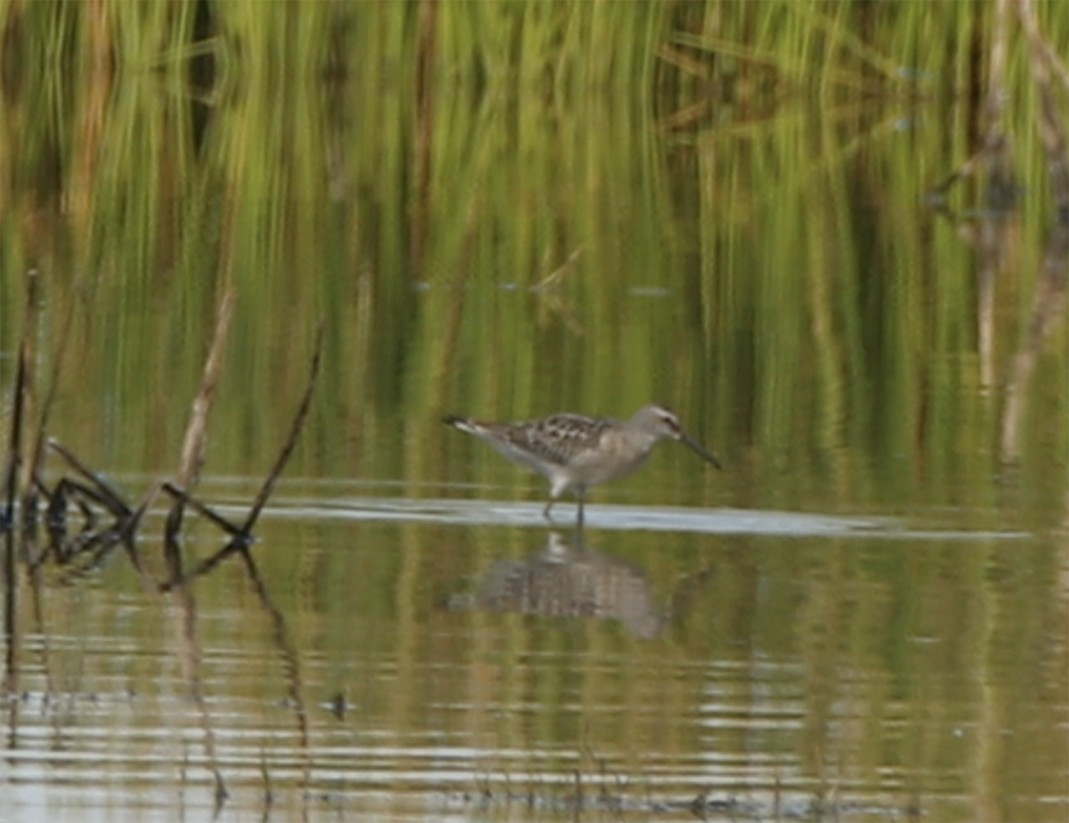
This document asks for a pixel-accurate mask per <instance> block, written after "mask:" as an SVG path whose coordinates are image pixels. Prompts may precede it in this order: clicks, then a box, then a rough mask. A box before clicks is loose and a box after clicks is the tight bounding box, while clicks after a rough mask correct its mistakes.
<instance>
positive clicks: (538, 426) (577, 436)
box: [443, 406, 720, 520]
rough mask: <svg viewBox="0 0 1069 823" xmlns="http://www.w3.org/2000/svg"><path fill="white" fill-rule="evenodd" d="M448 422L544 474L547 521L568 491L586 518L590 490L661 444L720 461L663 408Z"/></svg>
mask: <svg viewBox="0 0 1069 823" xmlns="http://www.w3.org/2000/svg"><path fill="white" fill-rule="evenodd" d="M443 421H444V422H445V423H448V424H449V425H450V426H453V427H454V428H456V429H459V430H460V431H462V432H467V433H468V434H473V435H475V436H476V437H478V438H479V439H480V440H485V441H486V442H487V443H489V444H490V445H491V446H493V447H494V448H495V449H497V451H499V452H500V453H501V454H503V455H505V457H507V458H509V459H510V460H513V461H515V462H517V463H521V464H523V465H524V466H527V467H528V468H530V469H533V470H534V471H537V472H539V473H540V474H542V475H544V476H545V477H546V478H547V479H548V480H549V483H550V492H549V493H550V499H549V502H548V503H547V504H546V508H545V510H544V512H543V513H544V514H545V516H546V518H547V519H548V518H549V517H550V510H551V509H552V508H553V504H554V503H555V502H556V500H557V498H558V497H560V496H561V495H562V494H564V493H565V492H567V491H571V492H574V493H575V495H576V497H577V498H578V500H579V519H580V520H582V517H583V501H584V497H585V496H586V490H587V489H588V488H590V487H591V486H594V485H597V484H598V483H604V482H606V481H608V480H615V479H616V478H618V477H625V476H626V475H629V474H631V473H632V472H633V471H635V470H636V469H638V468H640V467H641V466H642V464H643V463H645V462H646V458H648V457H649V455H650V451H651V450H652V449H653V447H654V446H655V445H657V444H658V443H659V442H660V441H661V440H665V439H671V440H681V441H683V442H684V443H685V444H687V445H688V446H689V447H690V448H691V449H693V450H694V451H695V452H697V453H698V454H699V455H701V456H702V457H703V458H704V459H705V460H708V461H709V462H710V463H712V464H713V465H714V466H716V467H717V468H720V462H719V461H718V460H717V459H716V457H714V456H713V455H712V454H710V453H709V452H707V451H706V450H705V449H704V448H703V447H702V446H701V445H700V444H699V443H698V442H697V441H696V440H694V439H693V438H691V437H690V436H689V435H688V434H687V433H686V432H685V431H684V430H683V428H682V427H681V426H680V424H679V419H678V418H677V417H676V416H675V415H674V414H673V413H672V412H670V411H668V409H664V408H661V407H660V406H644V407H643V408H641V409H639V410H638V411H637V412H635V414H634V416H633V417H632V418H631V419H630V420H626V421H621V420H614V419H612V418H610V417H587V416H585V415H581V414H554V415H552V416H550V417H544V418H542V419H540V420H529V421H525V422H521V423H486V422H481V421H478V420H472V419H471V418H468V417H459V416H457V415H449V416H447V417H444V418H443Z"/></svg>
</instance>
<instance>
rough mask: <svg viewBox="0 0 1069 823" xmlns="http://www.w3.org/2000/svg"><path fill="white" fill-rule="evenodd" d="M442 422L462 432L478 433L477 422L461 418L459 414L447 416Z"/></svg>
mask: <svg viewBox="0 0 1069 823" xmlns="http://www.w3.org/2000/svg"><path fill="white" fill-rule="evenodd" d="M442 422H443V423H445V424H446V425H448V426H452V427H453V428H454V429H459V430H460V431H462V432H467V433H468V434H475V432H476V431H478V426H477V425H476V423H475V421H474V420H472V419H471V418H468V417H461V416H460V415H459V414H447V415H444V416H443V417H442Z"/></svg>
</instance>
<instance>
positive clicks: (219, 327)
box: [165, 288, 235, 544]
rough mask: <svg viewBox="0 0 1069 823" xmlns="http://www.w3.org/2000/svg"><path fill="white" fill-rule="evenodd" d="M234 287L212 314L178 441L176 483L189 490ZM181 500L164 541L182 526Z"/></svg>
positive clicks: (199, 463)
mask: <svg viewBox="0 0 1069 823" xmlns="http://www.w3.org/2000/svg"><path fill="white" fill-rule="evenodd" d="M234 299H235V297H234V290H233V289H232V288H228V289H227V290H226V292H225V293H224V294H223V298H222V300H220V301H219V308H218V311H217V313H216V316H215V332H214V334H213V336H212V344H211V348H210V349H209V350H208V357H207V359H206V360H205V361H204V374H203V376H202V378H201V384H200V391H199V392H198V393H197V396H196V398H195V399H194V400H193V408H192V410H191V412H190V415H189V425H188V426H187V427H186V437H185V440H184V441H183V443H182V461H181V463H180V465H179V468H178V485H179V486H181V487H182V488H183V489H186V490H187V491H190V490H192V489H193V487H194V486H195V485H196V483H197V480H198V479H199V477H200V469H201V466H203V465H204V442H205V436H206V434H207V430H208V416H209V415H210V414H211V411H212V406H213V405H214V403H215V389H216V386H217V385H218V383H219V373H220V372H221V371H222V367H223V354H224V352H225V349H226V339H227V334H228V332H229V330H230V318H231V317H232V316H233V313H234ZM184 506H185V501H184V500H181V499H180V500H178V501H177V502H176V503H175V505H174V507H173V508H172V509H171V513H170V515H169V516H168V518H167V526H166V529H165V534H166V535H167V537H168V543H172V544H173V543H174V538H175V537H176V536H177V535H178V532H179V530H180V529H181V528H182V514H183V512H184Z"/></svg>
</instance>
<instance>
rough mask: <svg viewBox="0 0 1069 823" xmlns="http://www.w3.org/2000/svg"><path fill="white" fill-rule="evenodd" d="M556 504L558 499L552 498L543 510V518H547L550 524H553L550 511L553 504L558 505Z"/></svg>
mask: <svg viewBox="0 0 1069 823" xmlns="http://www.w3.org/2000/svg"><path fill="white" fill-rule="evenodd" d="M556 502H557V500H556V498H554V497H551V498H549V502H548V503H546V507H545V508H544V509H542V516H543V517H545V518H546V520H548V521H549V522H550V523H552V522H553V518H552V517H551V516H550V514H549V510H550V509H552V508H553V504H554V503H556Z"/></svg>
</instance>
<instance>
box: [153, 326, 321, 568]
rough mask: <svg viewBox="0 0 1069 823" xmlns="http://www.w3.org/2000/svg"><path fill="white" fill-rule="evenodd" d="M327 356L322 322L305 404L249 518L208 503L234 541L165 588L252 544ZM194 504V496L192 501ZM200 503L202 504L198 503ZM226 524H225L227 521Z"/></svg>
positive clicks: (211, 515) (208, 513)
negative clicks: (238, 520)
mask: <svg viewBox="0 0 1069 823" xmlns="http://www.w3.org/2000/svg"><path fill="white" fill-rule="evenodd" d="M322 356H323V327H322V324H320V327H319V330H318V331H317V332H316V343H315V350H314V352H313V354H312V365H311V368H310V370H309V374H308V384H307V386H306V387H305V390H304V397H303V398H302V399H301V404H300V406H299V407H298V408H297V414H296V415H295V416H294V418H293V423H292V424H291V425H290V431H289V436H288V437H287V438H286V442H285V444H284V445H283V446H282V451H281V452H279V455H278V457H277V458H276V459H275V462H274V465H273V466H272V467H271V471H270V473H269V474H268V475H267V479H266V480H264V483H263V485H262V486H261V487H260V491H259V493H258V494H257V495H256V499H255V500H254V501H253V504H252V507H251V508H250V509H249V514H248V516H247V517H246V518H245V523H244V524H243V525H242V526H240V527H234V526H233V524H231V523H230V522H229V521H227V520H225V518H223V517H221V516H220V515H218V514H216V513H215V512H212V511H211V510H210V509H208V508H207V507H204V509H203V511H202V513H204V514H205V516H207V517H209V518H210V519H212V520H213V522H216V523H217V525H219V526H220V528H223V529H224V531H227V532H228V533H229V534H230V535H231V539H230V542H229V543H227V544H226V545H225V546H224V547H223V548H221V549H220V550H219V551H217V552H216V553H215V554H213V555H212V556H211V557H209V558H207V559H206V560H203V561H202V562H201V563H200V564H199V565H198V566H197V567H196V568H195V569H193V571H191V572H189V573H188V574H186V575H185V576H184V577H182V578H180V579H177V580H175V579H172V580H171V581H170V583H168V584H167V586H165V588H172V587H174V586H176V585H183V584H185V583H186V582H187V581H189V580H191V579H192V578H194V577H199V576H200V575H202V574H206V573H208V572H209V571H211V570H212V569H214V568H215V567H216V566H218V565H219V564H220V563H221V562H223V561H224V560H225V559H226V558H228V557H229V556H230V555H232V554H234V553H235V552H238V551H243V550H245V549H247V548H248V546H249V544H250V543H251V542H252V529H253V526H255V525H256V521H257V520H258V519H259V517H260V513H261V512H262V511H263V507H264V506H265V505H266V504H267V500H268V498H270V496H271V492H272V491H273V490H274V488H275V483H276V482H277V480H278V478H279V475H281V474H282V471H283V469H285V468H286V464H287V463H288V462H289V459H290V456H291V455H292V454H293V449H294V448H295V447H296V445H297V440H298V438H299V437H300V434H301V431H302V430H303V428H304V423H305V420H306V419H307V418H308V412H309V410H310V409H311V407H312V397H313V396H314V394H315V386H316V382H317V381H318V379H319V367H320V363H321V361H322ZM166 491H168V493H172V494H176V493H182V490H181V489H169V488H168V489H166ZM189 502H190V503H191V505H192V504H193V501H192V499H190V501H189ZM197 505H198V506H200V505H202V504H199V503H197ZM224 524H225V525H224Z"/></svg>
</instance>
